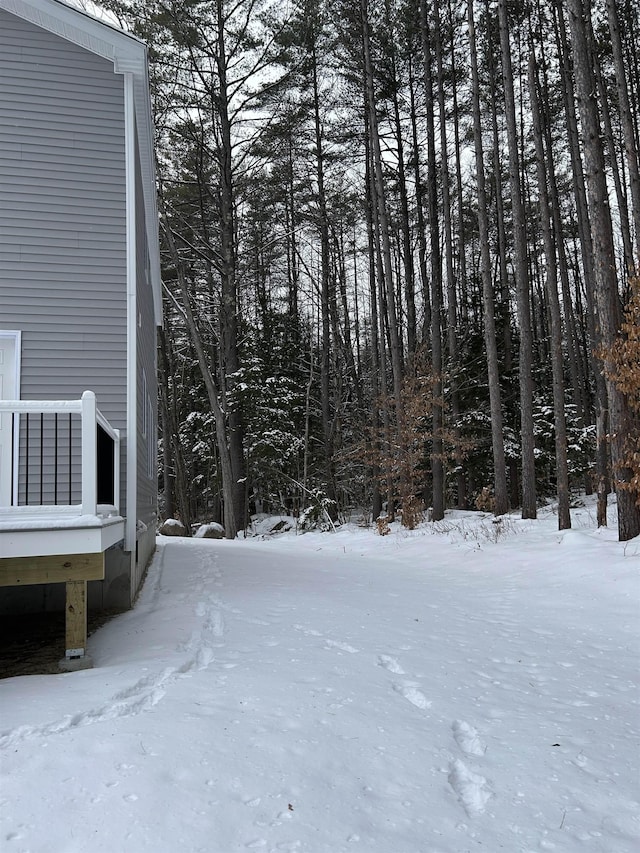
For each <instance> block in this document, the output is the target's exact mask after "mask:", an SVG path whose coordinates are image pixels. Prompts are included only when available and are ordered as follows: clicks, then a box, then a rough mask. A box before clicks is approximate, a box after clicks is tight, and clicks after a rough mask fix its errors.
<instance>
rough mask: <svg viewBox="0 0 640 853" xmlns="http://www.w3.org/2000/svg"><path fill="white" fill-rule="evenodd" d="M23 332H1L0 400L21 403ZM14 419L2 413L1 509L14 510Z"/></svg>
mask: <svg viewBox="0 0 640 853" xmlns="http://www.w3.org/2000/svg"><path fill="white" fill-rule="evenodd" d="M19 381H20V332H3V331H0V400H17V399H19V396H20V387H19ZM14 435H17V419H16V430H15V432H14V430H13V429H12V417H11V414H10V413H9V412H0V506H11V498H12V497H13V482H12V480H13V478H12V473H11V467H12V466H11V460H12V458H13V450H14Z"/></svg>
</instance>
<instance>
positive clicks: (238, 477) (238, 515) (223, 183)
mask: <svg viewBox="0 0 640 853" xmlns="http://www.w3.org/2000/svg"><path fill="white" fill-rule="evenodd" d="M216 14H217V55H216V65H217V83H218V93H217V97H216V98H215V103H216V113H217V117H218V120H219V123H220V146H219V150H218V159H219V167H220V236H221V251H220V254H221V264H220V274H221V279H222V303H221V305H220V342H221V356H222V358H221V362H222V364H221V382H220V384H221V389H222V392H223V395H224V398H225V408H226V409H227V418H228V436H227V441H228V443H229V461H230V464H231V475H232V478H233V487H232V494H233V514H234V523H233V528H235V529H236V530H238V529H240V528H241V527H243V526H244V521H245V506H246V500H245V494H246V471H245V458H244V446H243V445H244V440H243V439H244V436H243V425H242V414H241V411H240V406H239V405H238V404H237V403H235V404H234V405H229V404H228V398H227V392H233V389H234V385H235V376H236V374H237V372H238V369H239V367H240V359H239V355H238V303H237V288H236V251H235V240H236V233H235V212H234V207H235V205H234V186H233V164H232V150H233V145H232V141H231V135H232V134H231V119H230V115H229V97H230V96H229V87H228V82H227V56H226V44H225V18H224V2H223V0H217V2H216ZM225 512H227V509H226V507H225ZM225 528H226V525H225Z"/></svg>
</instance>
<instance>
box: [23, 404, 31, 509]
mask: <svg viewBox="0 0 640 853" xmlns="http://www.w3.org/2000/svg"><path fill="white" fill-rule="evenodd" d="M26 420H27V424H26V429H25V441H26V452H25V469H24V503H25V506H29V444H30V442H29V412H27V418H26Z"/></svg>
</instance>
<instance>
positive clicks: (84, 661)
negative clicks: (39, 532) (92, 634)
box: [0, 553, 104, 672]
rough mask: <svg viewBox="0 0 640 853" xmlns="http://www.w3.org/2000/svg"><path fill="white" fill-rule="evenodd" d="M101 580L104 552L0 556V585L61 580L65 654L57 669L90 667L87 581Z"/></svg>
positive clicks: (45, 582)
mask: <svg viewBox="0 0 640 853" xmlns="http://www.w3.org/2000/svg"><path fill="white" fill-rule="evenodd" d="M88 580H104V554H103V553H98V554H63V555H59V556H47V557H6V558H4V559H0V586H28V585H31V584H47V583H64V584H65V585H66V604H65V656H64V659H63V660H61V661H60V664H59V666H60V669H62V670H64V671H66V672H71V671H74V670H77V669H89V668H90V667H92V666H93V661H92V660H91V658H90V657H89V655H88V654H87V581H88Z"/></svg>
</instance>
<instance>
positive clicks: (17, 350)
mask: <svg viewBox="0 0 640 853" xmlns="http://www.w3.org/2000/svg"><path fill="white" fill-rule="evenodd" d="M0 338H4V339H6V340H13V342H14V371H15V372H14V388H15V396H14V397H13V398H12V399H15V400H19V399H20V364H21V354H22V332H21V331H19V330H16V329H0ZM3 399H9V398H7V397H3ZM0 417H2V415H0ZM15 425H16V429H15V430H14V434H13V458H14V459H17V458H18V451H19V449H20V415H16V421H15ZM16 473H17V472H16V471H13V475H12V482H11V497H12V503H13V504H14V506H15V505H16V504H17V503H18V478H17V476H16Z"/></svg>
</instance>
